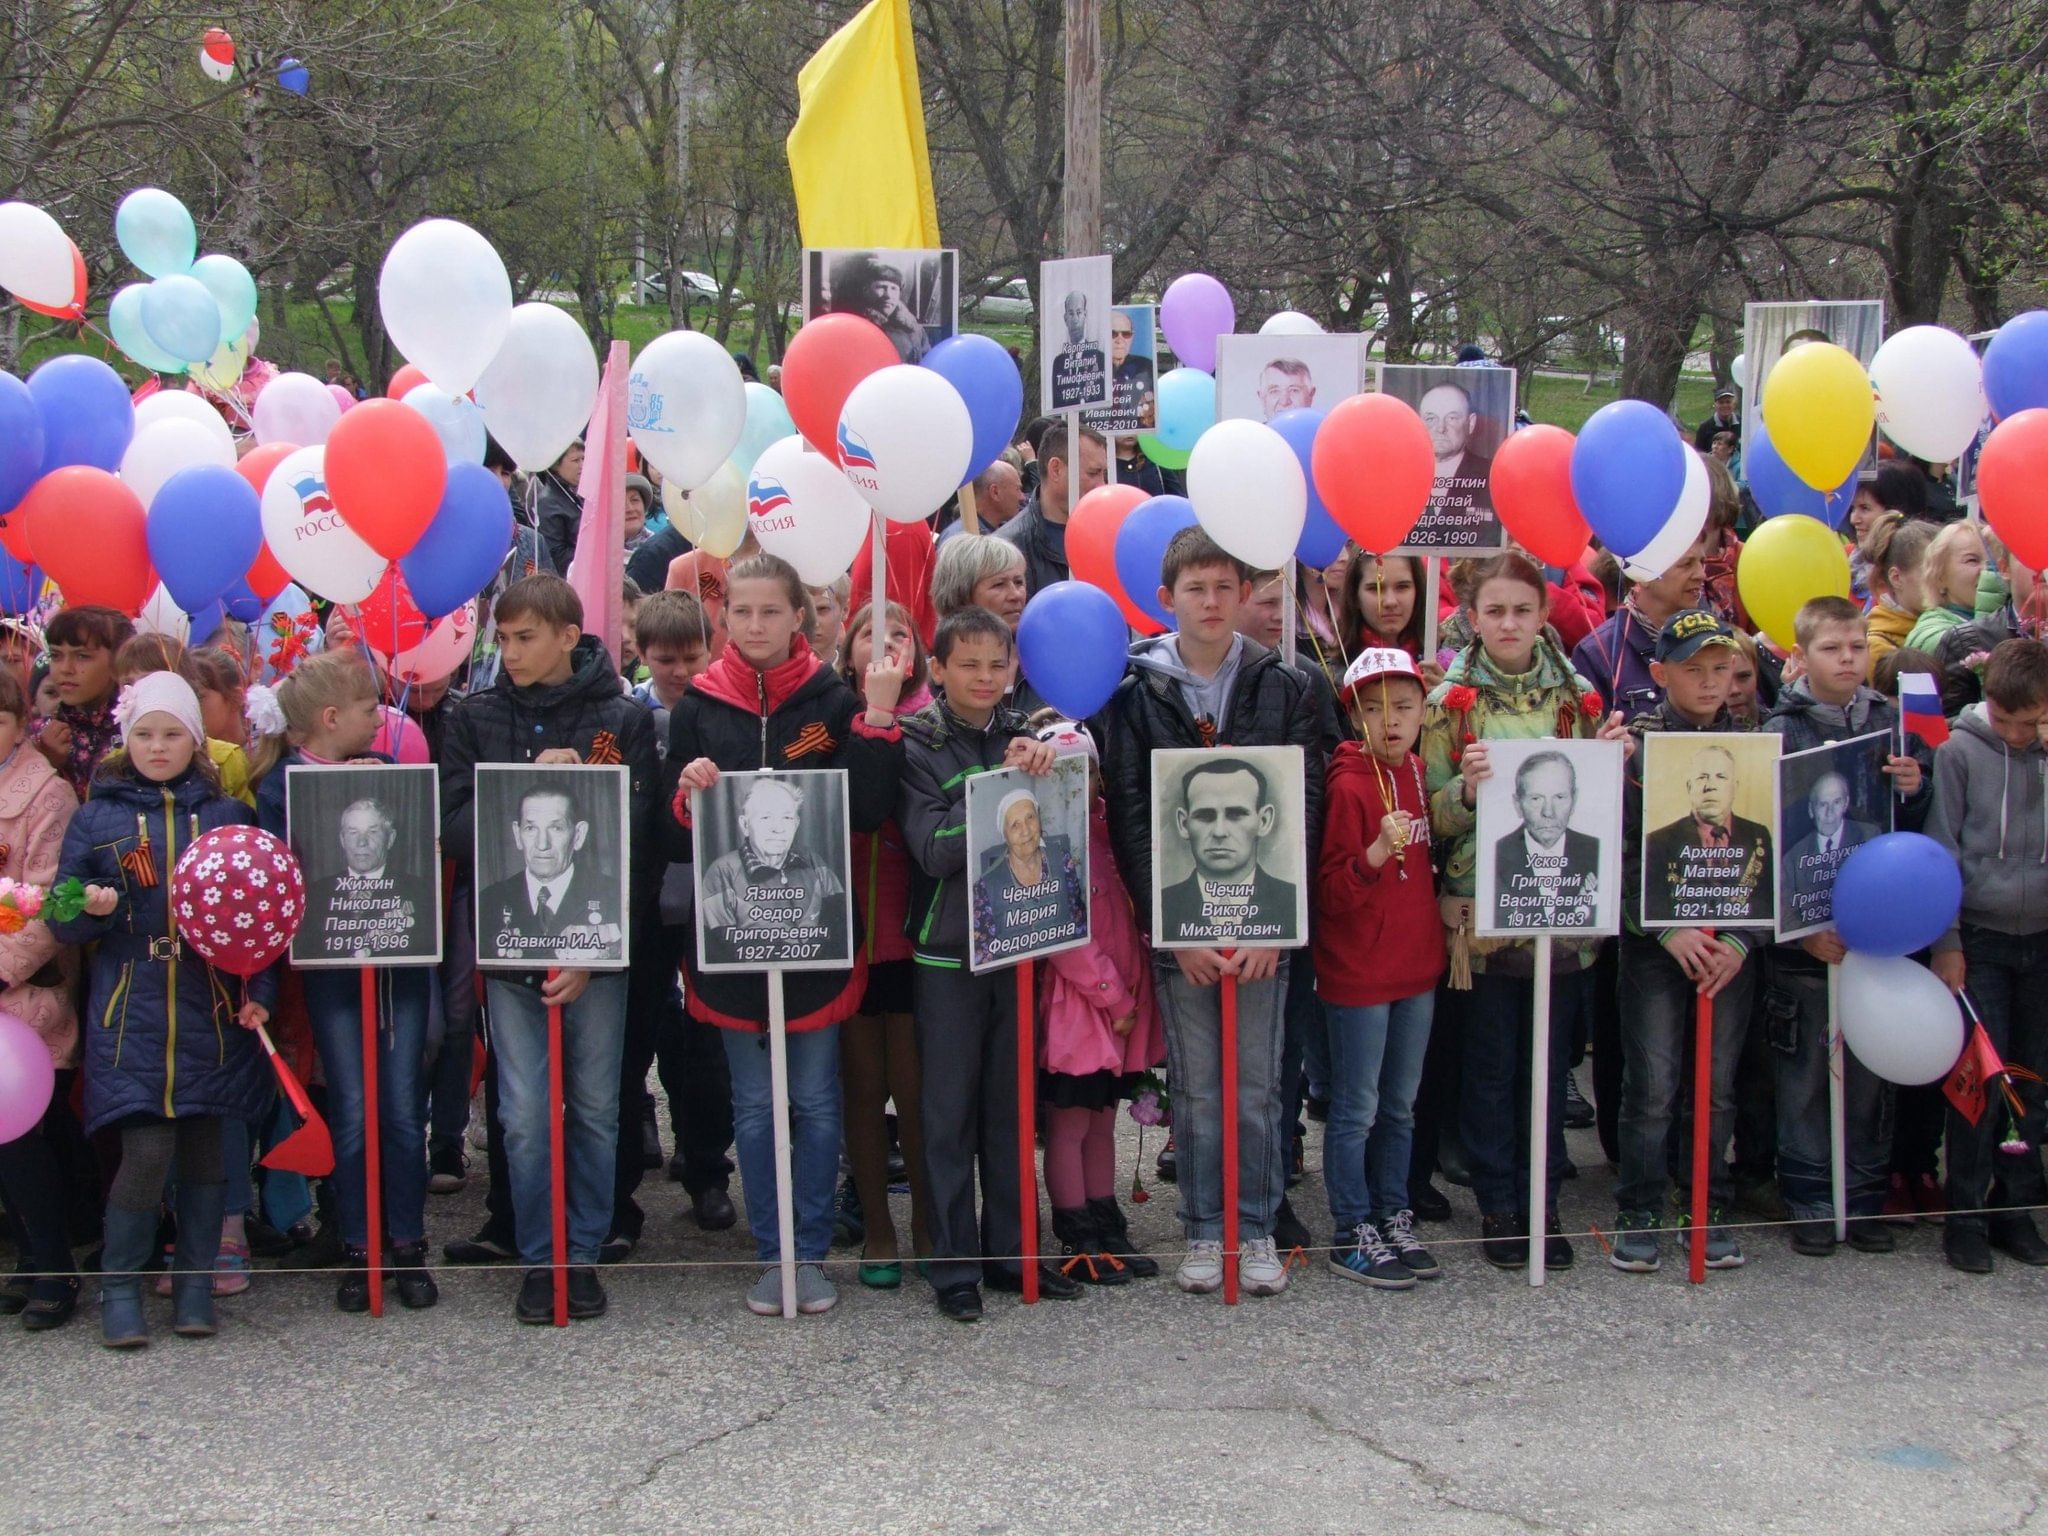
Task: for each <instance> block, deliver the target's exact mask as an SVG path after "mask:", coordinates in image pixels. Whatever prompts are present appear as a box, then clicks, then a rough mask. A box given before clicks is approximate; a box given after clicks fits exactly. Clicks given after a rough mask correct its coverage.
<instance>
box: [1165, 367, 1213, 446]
mask: <svg viewBox="0 0 2048 1536" xmlns="http://www.w3.org/2000/svg"><path fill="white" fill-rule="evenodd" d="M1215 425H1216V380H1215V379H1213V378H1212V377H1210V376H1209V375H1208V374H1206V373H1204V372H1202V371H1201V369H1199V368H1175V369H1173V370H1171V371H1170V372H1168V373H1163V374H1161V375H1160V376H1159V425H1158V426H1157V427H1155V428H1153V432H1154V434H1155V435H1156V436H1157V437H1158V438H1159V441H1160V442H1162V443H1164V444H1165V445H1166V446H1167V447H1169V448H1173V449H1177V450H1178V451H1180V452H1182V453H1186V452H1188V451H1189V450H1190V449H1192V448H1193V447H1194V446H1195V439H1196V438H1198V437H1200V436H1201V435H1202V434H1203V433H1204V432H1206V431H1208V430H1209V429H1210V428H1211V427H1213V426H1215Z"/></svg>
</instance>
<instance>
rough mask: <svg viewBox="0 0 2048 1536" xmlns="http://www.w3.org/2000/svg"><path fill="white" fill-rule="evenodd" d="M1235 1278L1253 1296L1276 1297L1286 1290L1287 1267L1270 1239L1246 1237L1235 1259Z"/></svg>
mask: <svg viewBox="0 0 2048 1536" xmlns="http://www.w3.org/2000/svg"><path fill="white" fill-rule="evenodd" d="M1237 1278H1238V1279H1239V1280H1240V1281H1241V1282H1243V1285H1244V1288H1245V1290H1246V1291H1248V1292H1250V1293H1251V1294H1252V1295H1254V1296H1278V1295H1279V1294H1280V1293H1281V1292H1282V1291H1284V1290H1286V1289H1287V1266H1286V1265H1285V1264H1283V1263H1281V1262H1280V1250H1279V1248H1278V1247H1277V1246H1276V1245H1275V1244H1274V1242H1273V1239H1272V1238H1270V1237H1248V1238H1246V1239H1245V1240H1244V1248H1243V1249H1242V1250H1241V1251H1240V1252H1239V1254H1238V1257H1237Z"/></svg>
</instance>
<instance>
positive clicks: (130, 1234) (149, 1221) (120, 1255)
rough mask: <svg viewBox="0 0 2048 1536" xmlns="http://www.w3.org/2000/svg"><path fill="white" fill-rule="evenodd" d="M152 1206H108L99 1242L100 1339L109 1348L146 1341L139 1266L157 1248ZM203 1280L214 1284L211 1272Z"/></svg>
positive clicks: (122, 1347) (123, 1346) (154, 1217)
mask: <svg viewBox="0 0 2048 1536" xmlns="http://www.w3.org/2000/svg"><path fill="white" fill-rule="evenodd" d="M156 1219H157V1213H156V1212H155V1211H154V1210H148V1211H124V1210H122V1209H121V1208H120V1207H119V1206H118V1205H110V1206H108V1207H107V1217H106V1225H105V1237H104V1239H103V1240H102V1243H101V1246H100V1342H101V1343H102V1344H104V1345H106V1346H107V1348H109V1349H140V1348H141V1347H142V1346H143V1345H145V1344H147V1343H148V1342H149V1329H148V1327H147V1326H146V1325H145V1324H144V1323H143V1320H142V1266H143V1265H145V1264H147V1263H148V1262H149V1260H150V1256H151V1255H152V1254H153V1253H155V1252H156ZM206 1282H207V1284H208V1285H209V1286H211V1285H212V1284H213V1276H211V1275H208V1276H207V1277H206Z"/></svg>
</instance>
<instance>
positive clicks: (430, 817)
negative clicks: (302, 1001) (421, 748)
mask: <svg viewBox="0 0 2048 1536" xmlns="http://www.w3.org/2000/svg"><path fill="white" fill-rule="evenodd" d="M284 794H285V833H286V836H287V838H288V840H289V841H290V843H291V845H292V853H293V855H294V856H295V857H296V858H297V859H298V861H299V867H300V868H301V869H302V870H304V871H305V876H306V920H305V922H303V923H301V924H300V925H299V930H298V932H296V933H295V934H293V935H292V949H291V957H292V964H293V965H295V966H300V967H303V968H306V969H313V968H317V967H321V966H334V967H341V966H359V965H433V964H434V963H436V962H437V961H438V960H440V958H441V853H440V849H441V793H440V779H439V775H438V774H437V773H436V772H435V771H434V769H433V767H432V766H431V765H427V764H419V765H400V764H397V763H335V764H311V763H304V764H300V763H294V764H293V765H292V766H290V767H289V768H287V769H285V776H284Z"/></svg>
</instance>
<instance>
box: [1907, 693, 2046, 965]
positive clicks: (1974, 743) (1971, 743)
mask: <svg viewBox="0 0 2048 1536" xmlns="http://www.w3.org/2000/svg"><path fill="white" fill-rule="evenodd" d="M1927 835H1928V836H1929V837H1931V838H1933V839H1934V840H1935V841H1936V842H1938V843H1940V844H1941V845H1942V846H1943V847H1944V848H1946V849H1948V850H1949V852H1951V853H1953V854H1954V855H1955V856H1956V862H1957V863H1958V864H1960V865H1961V866H1962V869H1963V912H1962V922H1964V923H1968V924H1969V925H1970V926H1972V927H1975V928H1989V929H1992V930H1993V931H1995V932H1998V933H2012V934H2035V933H2040V932H2042V931H2043V930H2044V929H2048V751H2043V750H2042V747H2041V745H2040V743H2039V742H2038V741H2037V742H2035V743H2034V744H2032V745H2031V746H2029V747H2027V748H2026V750H2025V751H2022V752H2015V751H2013V750H2012V749H2011V748H2009V747H2007V746H2006V744H2005V743H2004V742H2002V741H2000V740H1999V739H1998V737H1997V735H1996V734H1994V733H1993V731H1992V729H1991V721H1990V718H1989V716H1987V715H1986V714H1985V712H1984V706H1983V705H1982V704H1973V705H1971V706H1970V707H1969V708H1968V709H1966V710H1964V711H1963V712H1962V714H1961V715H1959V716H1957V717H1956V724H1955V730H1954V732H1953V733H1952V734H1951V735H1950V736H1949V739H1948V740H1947V741H1945V742H1943V743H1942V745H1941V747H1940V748H1939V749H1938V750H1937V751H1936V753H1935V756H1934V813H1933V814H1932V815H1931V816H1929V817H1928V818H1927ZM1901 897H1902V899H1903V897H1904V893H1901ZM1934 947H1935V949H1936V950H1937V951H1944V950H1952V949H1960V948H1961V947H1962V938H1961V935H1960V932H1959V930H1958V929H1956V928H1951V929H1949V931H1948V932H1947V933H1945V934H1943V935H1942V937H1941V939H1940V940H1939V941H1938V942H1937V943H1936V944H1935V946H1934Z"/></svg>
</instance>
